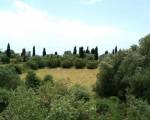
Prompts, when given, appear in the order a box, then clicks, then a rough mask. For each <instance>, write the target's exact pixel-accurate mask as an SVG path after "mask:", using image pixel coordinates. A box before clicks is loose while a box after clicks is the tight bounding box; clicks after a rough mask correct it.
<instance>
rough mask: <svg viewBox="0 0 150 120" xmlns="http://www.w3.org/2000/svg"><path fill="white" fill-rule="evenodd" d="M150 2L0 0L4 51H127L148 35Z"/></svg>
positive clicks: (0, 45)
mask: <svg viewBox="0 0 150 120" xmlns="http://www.w3.org/2000/svg"><path fill="white" fill-rule="evenodd" d="M149 5H150V0H0V50H2V51H3V50H5V49H6V46H7V43H10V46H11V49H13V50H15V51H16V52H21V50H22V48H26V49H27V51H32V47H33V45H35V47H36V53H37V54H42V50H43V48H46V51H47V53H54V52H55V51H57V52H58V53H59V54H62V53H63V51H66V50H73V47H74V46H77V47H79V46H84V47H85V48H86V47H87V46H89V48H93V47H95V46H98V48H99V53H100V54H103V53H104V51H105V50H108V51H109V52H111V51H112V49H113V48H114V47H115V46H116V45H117V46H118V48H121V49H127V48H129V47H130V46H131V45H132V44H138V41H139V39H140V38H142V37H144V36H145V35H147V34H149V32H150V24H149V23H150V22H149V21H150V7H149Z"/></svg>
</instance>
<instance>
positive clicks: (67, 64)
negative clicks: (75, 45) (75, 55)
mask: <svg viewBox="0 0 150 120" xmlns="http://www.w3.org/2000/svg"><path fill="white" fill-rule="evenodd" d="M61 66H62V67H63V68H71V67H72V66H73V63H72V61H71V60H69V59H65V60H63V61H62V62H61Z"/></svg>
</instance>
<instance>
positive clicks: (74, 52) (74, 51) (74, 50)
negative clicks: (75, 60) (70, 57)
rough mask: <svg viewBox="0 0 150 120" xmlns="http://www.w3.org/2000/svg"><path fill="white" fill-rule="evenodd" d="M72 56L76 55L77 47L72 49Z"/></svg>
mask: <svg viewBox="0 0 150 120" xmlns="http://www.w3.org/2000/svg"><path fill="white" fill-rule="evenodd" d="M73 54H74V55H76V54H77V47H76V46H75V47H74V49H73Z"/></svg>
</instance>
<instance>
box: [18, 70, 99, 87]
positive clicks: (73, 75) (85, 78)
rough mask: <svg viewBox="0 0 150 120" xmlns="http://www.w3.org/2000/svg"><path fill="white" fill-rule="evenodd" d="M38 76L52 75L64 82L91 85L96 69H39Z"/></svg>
mask: <svg viewBox="0 0 150 120" xmlns="http://www.w3.org/2000/svg"><path fill="white" fill-rule="evenodd" d="M36 73H37V75H38V77H40V78H41V79H42V78H43V77H44V76H45V75H49V74H50V75H52V76H53V77H54V79H55V80H64V82H65V83H66V84H67V85H68V86H71V85H74V84H80V85H83V86H87V87H91V86H92V85H93V84H94V83H95V82H96V75H97V73H98V69H94V70H90V69H74V68H72V69H62V68H56V69H48V68H45V69H40V70H37V71H36ZM25 76H26V73H25V74H22V75H21V78H22V79H24V78H25Z"/></svg>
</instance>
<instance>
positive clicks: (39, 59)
mask: <svg viewBox="0 0 150 120" xmlns="http://www.w3.org/2000/svg"><path fill="white" fill-rule="evenodd" d="M31 60H32V61H34V62H35V63H36V64H37V66H38V68H44V67H45V66H46V62H45V60H44V59H43V58H42V57H38V56H35V57H33V58H32V59H31Z"/></svg>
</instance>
